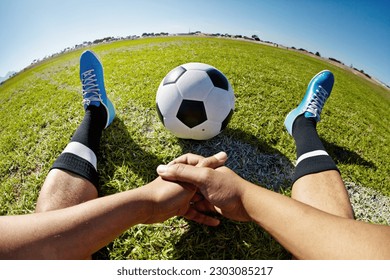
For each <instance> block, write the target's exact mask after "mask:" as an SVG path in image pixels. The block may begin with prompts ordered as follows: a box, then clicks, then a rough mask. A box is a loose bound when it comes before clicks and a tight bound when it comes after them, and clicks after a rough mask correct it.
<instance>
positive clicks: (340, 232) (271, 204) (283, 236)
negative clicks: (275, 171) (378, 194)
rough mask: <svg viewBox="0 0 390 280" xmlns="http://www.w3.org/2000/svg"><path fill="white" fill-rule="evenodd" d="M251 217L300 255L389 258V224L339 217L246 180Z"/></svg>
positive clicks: (306, 256)
mask: <svg viewBox="0 0 390 280" xmlns="http://www.w3.org/2000/svg"><path fill="white" fill-rule="evenodd" d="M244 187H245V189H246V191H245V192H244V194H243V197H242V201H243V206H244V207H245V209H246V211H247V212H248V214H249V216H250V217H251V218H252V219H253V220H254V221H255V222H256V223H258V224H259V225H260V226H261V227H263V228H264V229H265V230H267V231H268V232H269V233H270V234H271V235H272V236H273V237H274V238H275V239H276V240H278V241H279V242H280V243H281V245H283V246H284V247H285V248H286V249H287V250H289V251H290V252H291V253H292V254H293V255H294V256H296V257H297V258H303V259H356V258H357V259H378V258H379V259H381V258H385V259H389V258H390V247H389V245H388V244H390V227H388V226H380V225H372V224H368V223H364V222H359V221H355V220H351V219H345V218H340V217H337V216H333V215H330V214H328V213H325V212H322V211H320V210H318V209H315V208H313V207H310V206H308V205H306V204H303V203H300V202H298V201H295V200H293V199H291V198H288V197H286V196H283V195H281V194H278V193H275V192H272V191H269V190H267V189H264V188H260V187H258V186H255V185H253V184H250V183H247V182H246V183H245V186H244Z"/></svg>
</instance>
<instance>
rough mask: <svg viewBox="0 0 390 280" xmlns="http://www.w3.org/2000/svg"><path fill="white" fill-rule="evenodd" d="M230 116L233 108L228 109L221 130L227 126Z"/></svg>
mask: <svg viewBox="0 0 390 280" xmlns="http://www.w3.org/2000/svg"><path fill="white" fill-rule="evenodd" d="M232 116H233V110H230V112H229V114H228V115H227V117H226V118H225V119H224V120H223V122H222V126H221V131H222V130H224V129H225V128H226V127H227V125H228V123H229V122H230V119H231V118H232Z"/></svg>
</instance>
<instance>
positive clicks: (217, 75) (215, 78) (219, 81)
mask: <svg viewBox="0 0 390 280" xmlns="http://www.w3.org/2000/svg"><path fill="white" fill-rule="evenodd" d="M206 73H207V75H209V77H210V80H211V81H212V82H213V85H214V86H215V87H217V88H221V89H224V90H229V82H228V80H227V79H226V77H225V75H224V74H222V73H221V72H219V71H218V70H217V69H214V68H211V69H208V70H207V71H206Z"/></svg>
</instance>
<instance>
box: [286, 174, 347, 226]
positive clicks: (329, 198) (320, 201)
mask: <svg viewBox="0 0 390 280" xmlns="http://www.w3.org/2000/svg"><path fill="white" fill-rule="evenodd" d="M291 197H292V198H293V199H295V200H298V201H300V202H303V203H305V204H308V205H310V206H312V207H315V208H317V209H320V210H322V211H324V212H328V213H330V214H333V215H336V216H340V217H344V218H348V219H353V211H352V207H351V203H350V201H349V197H348V193H347V190H346V189H345V186H344V183H343V181H342V179H341V177H340V174H339V173H338V172H337V171H336V170H329V171H323V172H319V173H315V174H309V175H306V176H303V177H301V178H299V179H298V180H297V181H295V183H294V185H293V188H292V194H291Z"/></svg>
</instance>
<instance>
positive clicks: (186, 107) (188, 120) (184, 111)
mask: <svg viewBox="0 0 390 280" xmlns="http://www.w3.org/2000/svg"><path fill="white" fill-rule="evenodd" d="M176 117H177V118H178V119H179V120H180V121H181V122H182V123H184V124H185V125H186V126H188V127H189V128H193V127H195V126H197V125H200V124H201V123H203V122H205V121H207V114H206V109H205V107H204V104H203V102H202V101H195V100H186V99H184V100H183V101H182V103H181V105H180V108H179V111H178V112H177V115H176Z"/></svg>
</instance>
